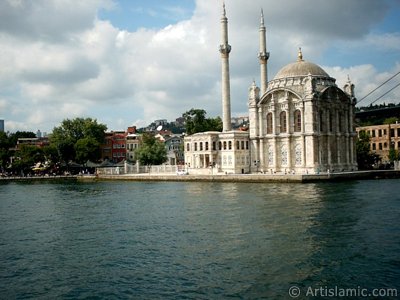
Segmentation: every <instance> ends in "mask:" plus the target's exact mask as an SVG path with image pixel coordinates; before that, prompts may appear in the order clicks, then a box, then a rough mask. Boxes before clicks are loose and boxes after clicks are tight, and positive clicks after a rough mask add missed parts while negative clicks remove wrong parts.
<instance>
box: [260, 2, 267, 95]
mask: <svg viewBox="0 0 400 300" xmlns="http://www.w3.org/2000/svg"><path fill="white" fill-rule="evenodd" d="M265 32H266V30H265V25H264V12H263V10H262V9H261V22H260V52H259V53H258V58H259V59H260V73H261V78H260V80H261V83H260V86H261V89H260V90H261V95H264V93H265V91H266V90H267V84H268V73H267V62H268V58H269V52H267V38H266V33H265Z"/></svg>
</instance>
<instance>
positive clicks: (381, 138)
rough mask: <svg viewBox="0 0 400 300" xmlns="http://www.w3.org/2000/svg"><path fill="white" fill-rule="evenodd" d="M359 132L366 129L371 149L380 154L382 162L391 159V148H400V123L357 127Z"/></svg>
mask: <svg viewBox="0 0 400 300" xmlns="http://www.w3.org/2000/svg"><path fill="white" fill-rule="evenodd" d="M356 131H357V134H358V135H359V134H360V132H362V131H364V132H366V133H368V134H369V136H370V147H371V151H372V152H374V153H376V154H378V155H379V156H380V157H381V159H382V162H386V161H388V160H389V150H390V149H391V148H393V149H395V150H397V151H399V150H400V124H398V123H396V124H384V125H373V126H363V127H357V128H356Z"/></svg>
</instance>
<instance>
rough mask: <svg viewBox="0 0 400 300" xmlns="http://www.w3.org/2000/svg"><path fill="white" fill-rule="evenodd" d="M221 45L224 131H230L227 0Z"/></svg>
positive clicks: (223, 15) (222, 20) (222, 24)
mask: <svg viewBox="0 0 400 300" xmlns="http://www.w3.org/2000/svg"><path fill="white" fill-rule="evenodd" d="M221 29H222V35H221V45H220V46H219V52H221V58H222V123H223V131H230V130H231V129H232V124H231V91H230V89H231V88H230V82H229V53H230V52H231V46H230V45H229V44H228V19H227V17H226V11H225V2H224V3H223V11H222V17H221Z"/></svg>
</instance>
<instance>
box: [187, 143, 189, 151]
mask: <svg viewBox="0 0 400 300" xmlns="http://www.w3.org/2000/svg"><path fill="white" fill-rule="evenodd" d="M186 151H190V144H189V143H187V144H186Z"/></svg>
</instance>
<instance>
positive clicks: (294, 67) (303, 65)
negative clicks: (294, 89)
mask: <svg viewBox="0 0 400 300" xmlns="http://www.w3.org/2000/svg"><path fill="white" fill-rule="evenodd" d="M308 74H311V75H312V76H321V77H329V75H328V73H326V72H325V71H324V70H323V69H322V68H321V67H320V66H318V65H316V64H313V63H310V62H307V61H304V60H298V61H296V62H294V63H291V64H288V65H286V66H284V67H283V68H282V69H280V71H279V72H278V73H277V74H276V76H275V78H274V79H280V78H286V77H299V76H301V77H303V76H308Z"/></svg>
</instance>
